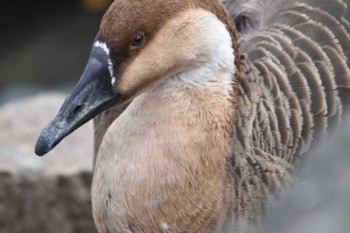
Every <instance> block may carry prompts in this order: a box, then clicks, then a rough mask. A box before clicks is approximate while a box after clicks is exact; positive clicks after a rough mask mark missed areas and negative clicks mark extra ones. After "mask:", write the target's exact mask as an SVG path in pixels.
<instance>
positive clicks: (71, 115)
mask: <svg viewBox="0 0 350 233" xmlns="http://www.w3.org/2000/svg"><path fill="white" fill-rule="evenodd" d="M81 108H82V105H81V104H78V105H77V106H76V107H75V108H74V110H73V111H72V113H71V114H70V118H73V117H75V116H76V115H77V113H78V112H79V111H80V109H81Z"/></svg>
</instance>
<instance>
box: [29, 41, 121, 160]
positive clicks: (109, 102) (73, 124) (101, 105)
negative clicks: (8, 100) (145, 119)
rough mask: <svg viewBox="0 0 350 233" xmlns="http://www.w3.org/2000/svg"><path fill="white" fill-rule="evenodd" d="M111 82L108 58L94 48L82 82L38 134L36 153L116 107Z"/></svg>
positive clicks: (47, 150) (41, 152) (50, 148)
mask: <svg viewBox="0 0 350 233" xmlns="http://www.w3.org/2000/svg"><path fill="white" fill-rule="evenodd" d="M111 79H112V77H111V74H110V72H109V70H108V55H107V54H106V52H105V51H104V50H103V49H102V48H99V47H93V49H92V52H91V55H90V58H89V60H88V63H87V65H86V68H85V70H84V73H83V75H82V77H81V79H80V80H79V82H78V84H77V85H76V87H75V88H74V90H73V92H72V94H71V95H70V96H68V97H67V99H66V100H65V101H64V103H63V105H62V107H61V109H60V111H59V113H58V114H57V116H56V117H55V118H54V119H53V121H51V122H50V124H49V125H48V126H47V127H46V128H45V129H44V130H43V131H42V132H41V135H40V137H39V138H38V141H37V143H36V146H35V153H36V154H37V155H40V156H42V155H44V154H46V153H47V152H49V151H50V150H52V149H53V148H54V147H55V146H56V145H57V144H58V143H59V142H60V141H61V140H62V139H63V138H64V137H66V136H67V135H69V134H70V133H72V132H73V131H74V130H76V129H77V128H79V127H80V126H81V125H83V124H85V123H86V122H88V121H89V120H90V119H92V118H93V117H95V116H96V115H98V114H99V113H101V112H102V111H103V110H105V109H107V108H109V107H111V106H113V105H114V104H116V102H117V101H118V94H117V93H115V92H114V91H113V87H112V84H111Z"/></svg>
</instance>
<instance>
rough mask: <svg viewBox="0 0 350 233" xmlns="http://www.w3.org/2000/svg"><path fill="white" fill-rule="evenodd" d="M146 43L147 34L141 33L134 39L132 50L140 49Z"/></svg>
mask: <svg viewBox="0 0 350 233" xmlns="http://www.w3.org/2000/svg"><path fill="white" fill-rule="evenodd" d="M144 43H145V34H144V33H140V34H138V35H137V36H135V37H134V39H133V41H132V43H131V48H132V49H137V48H140V47H141V46H142V45H143V44H144Z"/></svg>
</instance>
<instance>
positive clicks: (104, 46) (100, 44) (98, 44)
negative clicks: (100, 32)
mask: <svg viewBox="0 0 350 233" xmlns="http://www.w3.org/2000/svg"><path fill="white" fill-rule="evenodd" d="M94 47H95V48H101V49H103V51H104V52H105V53H106V54H107V57H108V70H109V74H110V75H111V77H112V78H111V84H112V86H114V84H115V82H116V78H115V77H114V74H113V63H112V61H111V59H110V58H109V53H110V50H109V48H108V47H107V44H106V43H104V42H101V41H96V42H95V43H94Z"/></svg>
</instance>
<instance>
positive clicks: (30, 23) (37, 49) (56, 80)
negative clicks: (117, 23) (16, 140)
mask: <svg viewBox="0 0 350 233" xmlns="http://www.w3.org/2000/svg"><path fill="white" fill-rule="evenodd" d="M109 4H110V0H59V1H39V0H33V1H25V0H19V1H4V2H3V3H2V5H5V6H2V13H1V15H0V17H1V21H0V22H1V24H2V26H1V37H0V41H1V43H0V51H1V52H0V71H1V72H0V101H1V102H0V103H4V102H5V101H8V100H11V99H13V98H16V97H21V96H25V95H28V94H33V93H36V92H38V91H41V90H48V89H50V90H53V89H54V90H57V89H62V90H65V89H67V88H68V87H69V86H70V85H72V84H73V83H74V82H76V81H77V80H78V79H79V77H80V75H81V72H82V70H83V67H84V65H85V62H86V60H87V58H88V55H89V52H90V48H91V45H92V42H93V40H94V37H95V35H96V33H97V30H98V27H99V23H100V20H101V18H102V15H103V13H104V11H105V9H106V8H107V7H108V5H109Z"/></svg>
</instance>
